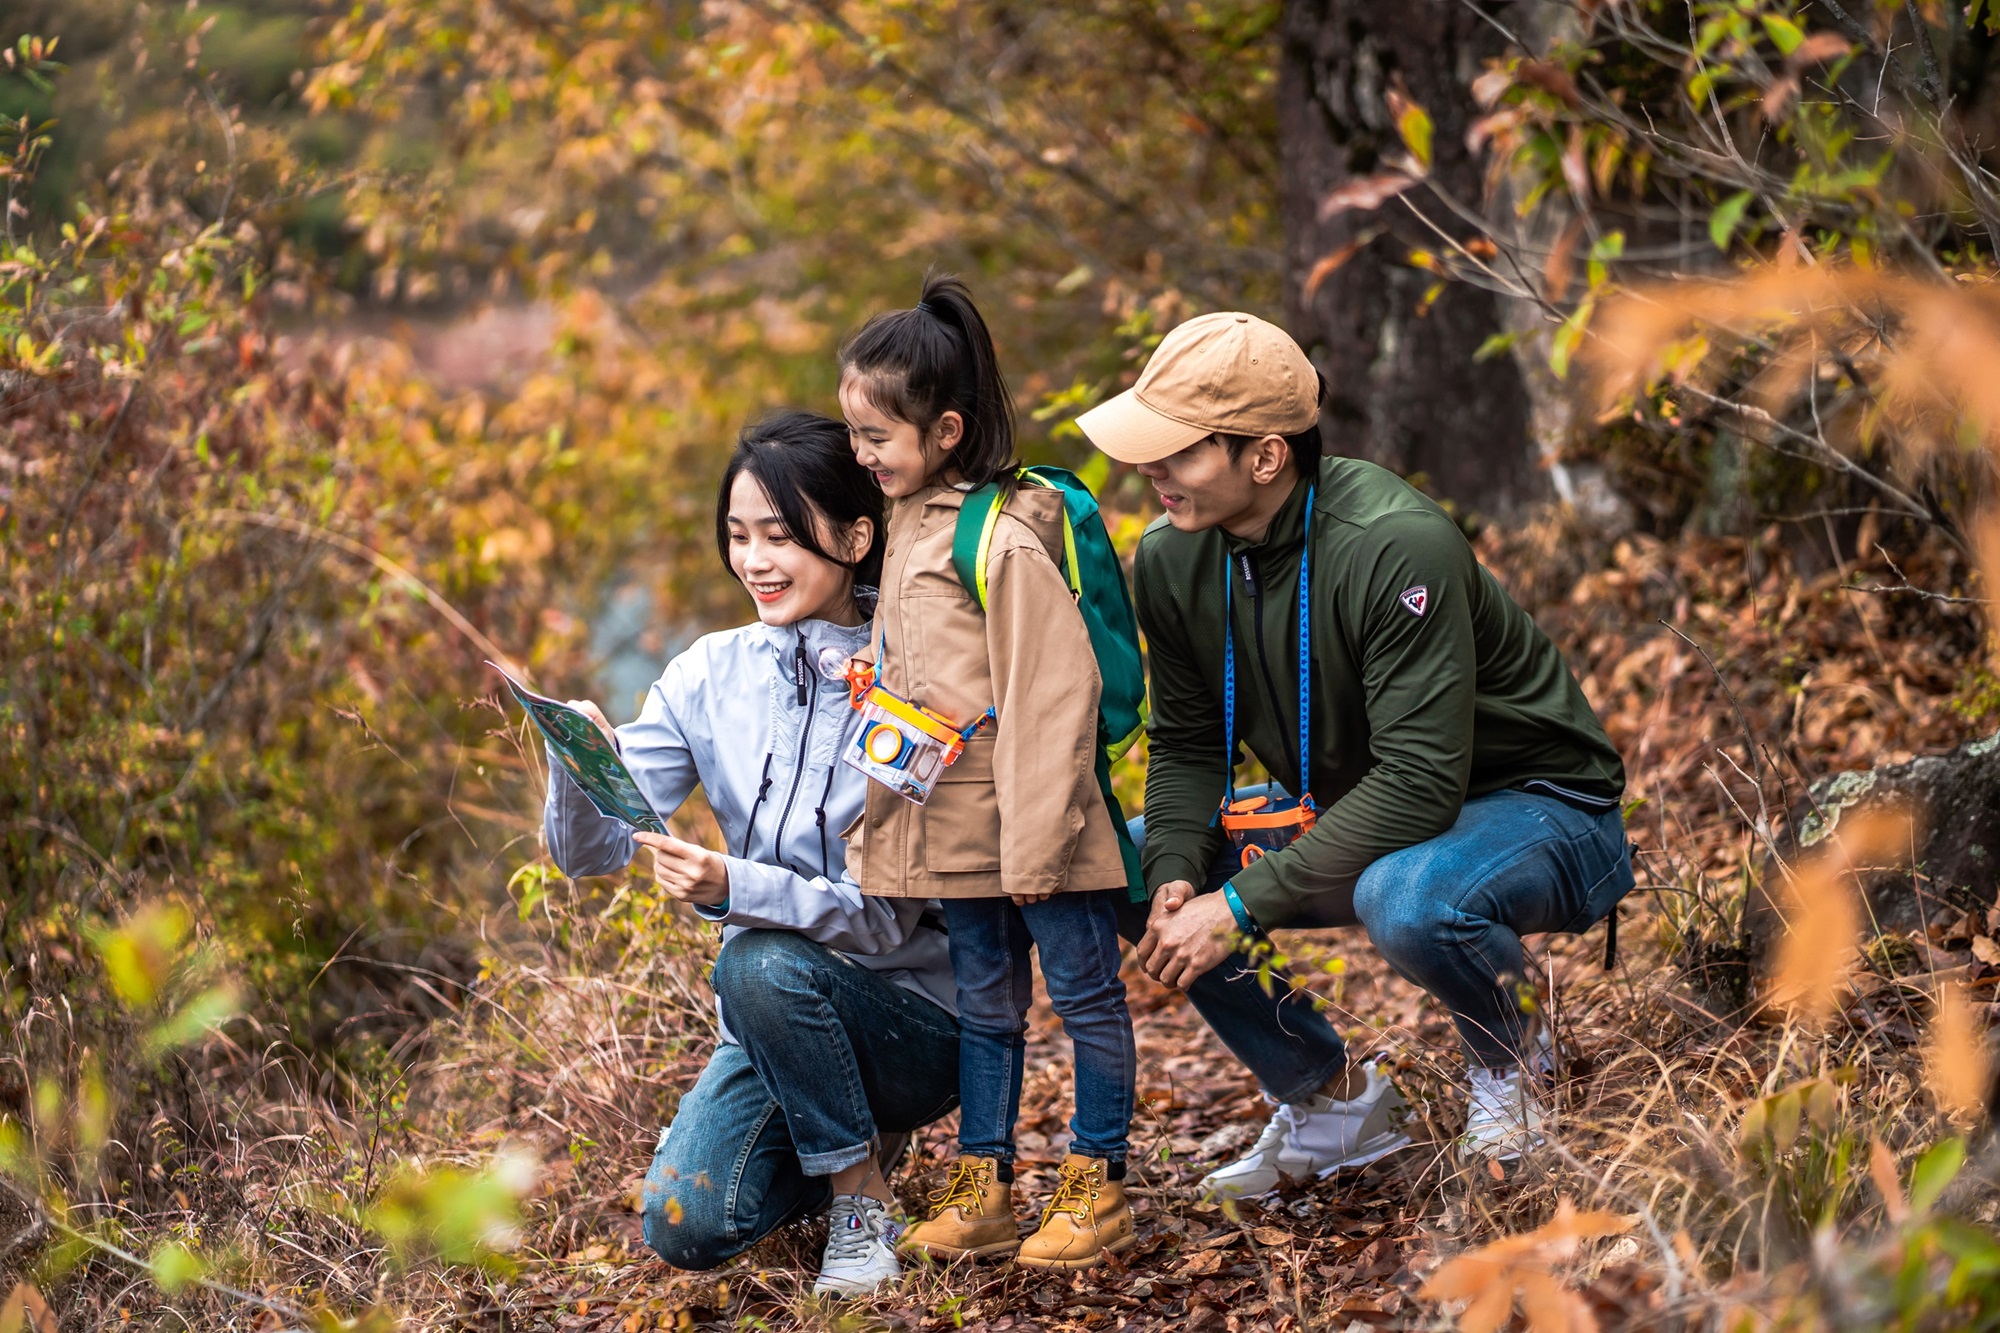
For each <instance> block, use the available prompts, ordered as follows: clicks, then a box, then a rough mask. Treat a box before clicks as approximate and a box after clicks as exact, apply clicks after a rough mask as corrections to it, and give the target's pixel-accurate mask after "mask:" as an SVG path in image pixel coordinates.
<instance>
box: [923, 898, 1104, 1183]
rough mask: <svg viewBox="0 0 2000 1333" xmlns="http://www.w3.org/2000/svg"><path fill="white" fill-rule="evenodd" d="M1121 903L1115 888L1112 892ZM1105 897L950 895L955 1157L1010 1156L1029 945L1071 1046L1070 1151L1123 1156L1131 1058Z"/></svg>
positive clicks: (1027, 991) (946, 908)
mask: <svg viewBox="0 0 2000 1333" xmlns="http://www.w3.org/2000/svg"><path fill="white" fill-rule="evenodd" d="M1115 892H1116V896H1119V897H1122V896H1123V893H1122V891H1115ZM1113 897H1114V891H1099V892H1083V893H1058V894H1057V895H1056V896H1055V897H1053V898H1051V899H1049V900H1048V901H1047V902H1041V903H1030V904H1025V905H1023V904H1017V903H1015V902H1014V900H1013V899H1011V898H948V899H946V900H945V901H944V904H943V906H944V919H945V925H946V926H947V927H949V929H950V936H949V938H950V941H951V966H952V971H953V972H954V973H955V974H956V975H957V979H958V1034H959V1035H958V1100H959V1122H958V1150H959V1151H960V1152H961V1153H964V1154H966V1155H968V1156H978V1157H993V1158H998V1159H999V1160H1001V1161H1005V1162H1011V1161H1013V1160H1014V1118H1015V1116H1016V1115H1017V1114H1018V1113H1019V1111H1020V1107H1021V1063H1022V1059H1023V1056H1024V1052H1025V1047H1026V1042H1025V1037H1024V1034H1025V1033H1026V1032H1027V1028H1028V1004H1029V1001H1030V999H1031V997H1032V993H1033V992H1032V986H1031V978H1030V973H1029V970H1028V968H1029V963H1028V950H1029V948H1030V947H1033V948H1034V949H1035V950H1036V951H1037V952H1038V953H1039V954H1040V955H1041V962H1042V983H1043V985H1044V986H1045V987H1047V989H1048V993H1049V1004H1050V1005H1051V1006H1052V1007H1053V1008H1054V1009H1055V1011H1056V1014H1057V1016H1058V1017H1060V1018H1061V1019H1062V1024H1063V1031H1065V1032H1067V1033H1068V1034H1069V1039H1070V1044H1071V1046H1073V1047H1074V1048H1075V1051H1076V1115H1075V1116H1074V1117H1073V1118H1072V1119H1071V1120H1070V1122H1069V1127H1070V1145H1069V1150H1070V1151H1071V1152H1074V1153H1081V1154H1083V1155H1084V1156H1087V1157H1102V1158H1105V1159H1108V1160H1110V1161H1113V1162H1122V1161H1124V1160H1125V1152H1126V1146H1127V1144H1126V1139H1127V1135H1128V1134H1129V1132H1130V1130H1131V1125H1132V1097H1133V1085H1134V1083H1135V1082H1136V1081H1137V1078H1138V1054H1137V1052H1136V1050H1135V1048H1134V1046H1133V1042H1132V1016H1131V1015H1130V1014H1129V1013H1128V1012H1126V1008H1125V983H1124V982H1123V981H1121V980H1120V979H1119V976H1118V913H1117V908H1116V906H1115V904H1114V902H1113Z"/></svg>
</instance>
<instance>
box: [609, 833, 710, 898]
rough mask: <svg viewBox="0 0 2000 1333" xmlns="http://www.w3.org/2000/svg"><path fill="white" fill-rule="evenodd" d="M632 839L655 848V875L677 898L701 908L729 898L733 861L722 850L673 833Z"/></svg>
mask: <svg viewBox="0 0 2000 1333" xmlns="http://www.w3.org/2000/svg"><path fill="white" fill-rule="evenodd" d="M632 840H633V841H634V842H636V843H638V844H640V845H641V846H643V847H650V848H652V849H653V878H654V879H656V880H658V881H659V882H660V887H661V888H663V889H665V890H666V891H667V892H668V893H669V894H670V895H672V896H673V897H675V898H678V899H680V900H681V901H682V902H684V903H694V904H696V905H697V906H700V907H716V906H720V905H721V904H723V903H726V902H728V901H729V860H728V858H727V857H725V856H723V855H722V854H721V853H720V852H711V851H710V850H708V848H706V847H701V846H697V845H696V844H694V843H691V842H682V841H681V840H680V839H679V838H676V837H675V836H673V835H672V834H671V833H668V834H664V835H663V834H659V833H634V834H633V835H632Z"/></svg>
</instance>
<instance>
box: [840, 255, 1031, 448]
mask: <svg viewBox="0 0 2000 1333" xmlns="http://www.w3.org/2000/svg"><path fill="white" fill-rule="evenodd" d="M840 375H841V378H842V379H846V378H848V377H849V376H852V377H853V379H854V382H855V383H856V384H857V385H858V386H859V387H860V389H861V392H862V393H863V394H864V395H866V396H867V399H868V401H869V402H871V403H873V404H874V405H875V406H876V407H878V408H880V409H881V410H882V411H884V412H887V413H888V414H889V415H890V416H892V417H895V418H896V419H897V420H899V421H907V422H909V423H910V424H911V425H913V426H915V427H916V428H917V429H918V430H919V431H922V432H923V433H924V435H925V436H926V437H928V436H929V434H930V431H931V428H932V427H934V426H936V425H937V423H938V418H940V417H942V416H943V415H944V414H945V413H947V412H956V413H958V414H959V416H960V417H961V418H962V419H963V420H964V422H965V434H964V436H963V437H962V438H960V440H959V442H958V444H957V445H955V446H954V447H953V448H952V451H951V453H950V455H949V457H948V459H947V465H948V466H949V467H950V469H951V470H952V471H953V472H956V473H957V474H958V476H959V478H960V479H961V480H963V481H965V482H967V483H969V484H971V485H973V486H984V485H985V484H986V483H987V482H989V481H992V480H993V479H994V478H996V477H998V476H1000V475H1001V474H1002V473H1004V472H1007V471H1008V470H1010V469H1011V468H1012V467H1013V466H1014V400H1013V398H1012V396H1010V395H1009V394H1008V392H1007V381H1006V380H1005V379H1003V378H1002V377H1001V375H1000V362H999V359H998V358H997V357H995V356H994V354H993V335H992V334H990V333H988V332H987V330H986V321H985V320H984V319H981V318H980V316H979V308H978V307H977V306H975V305H973V304H972V293H971V291H969V290H968V289H967V288H966V285H965V284H964V283H963V282H960V281H959V280H958V279H957V278H955V277H952V276H951V275H949V274H938V273H932V274H928V275H926V276H925V278H924V290H923V296H922V298H921V299H920V300H919V301H918V302H917V304H916V305H915V306H914V307H912V308H911V309H908V310H892V311H890V312H889V313H887V314H884V315H877V316H875V318H873V319H871V320H869V321H868V322H867V323H866V324H863V325H862V326H861V330H860V332H858V333H856V334H855V335H854V336H853V337H852V338H849V339H848V340H847V342H846V344H845V345H844V346H842V347H841V349H840Z"/></svg>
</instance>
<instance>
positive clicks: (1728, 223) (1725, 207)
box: [1708, 190, 1750, 253]
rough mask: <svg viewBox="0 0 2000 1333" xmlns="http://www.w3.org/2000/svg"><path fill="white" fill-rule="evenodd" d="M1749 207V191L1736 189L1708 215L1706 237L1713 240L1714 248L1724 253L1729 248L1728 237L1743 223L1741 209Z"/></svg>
mask: <svg viewBox="0 0 2000 1333" xmlns="http://www.w3.org/2000/svg"><path fill="white" fill-rule="evenodd" d="M1749 207H1750V191H1748V190H1738V191H1737V192H1736V193H1735V194H1732V195H1730V196H1729V197H1728V198H1727V199H1725V200H1723V201H1722V203H1721V204H1719V205H1718V206H1717V207H1716V210H1715V211H1714V212H1713V213H1711V214H1709V215H1708V239H1709V240H1711V241H1714V242H1715V248H1716V249H1718V250H1721V251H1723V252H1725V253H1727V251H1728V250H1729V241H1730V238H1731V237H1733V236H1734V235H1735V234H1736V229H1737V227H1739V226H1741V225H1742V223H1743V211H1744V210H1745V209H1747V208H1749Z"/></svg>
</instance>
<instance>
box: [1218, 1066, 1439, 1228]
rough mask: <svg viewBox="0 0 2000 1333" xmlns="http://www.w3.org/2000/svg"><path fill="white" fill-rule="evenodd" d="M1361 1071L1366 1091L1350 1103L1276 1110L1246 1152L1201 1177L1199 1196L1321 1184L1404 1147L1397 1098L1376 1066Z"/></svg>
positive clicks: (1318, 1101)
mask: <svg viewBox="0 0 2000 1333" xmlns="http://www.w3.org/2000/svg"><path fill="white" fill-rule="evenodd" d="M1366 1068H1367V1074H1368V1086H1367V1088H1366V1089H1365V1090H1364V1091H1363V1092H1362V1094H1361V1095H1360V1096H1359V1097H1356V1098H1355V1099H1354V1100H1353V1101H1348V1102H1340V1101H1335V1100H1334V1099H1333V1098H1331V1097H1313V1098H1311V1099H1310V1100H1308V1101H1305V1102H1300V1103H1296V1104H1294V1103H1289V1102H1287V1103H1283V1104H1281V1105H1279V1106H1278V1111H1277V1114H1275V1115H1273V1116H1272V1117H1271V1123H1270V1124H1268V1125H1266V1126H1264V1132H1263V1134H1262V1135H1261V1136H1259V1138H1258V1139H1257V1142H1256V1144H1255V1145H1254V1146H1253V1147H1252V1148H1251V1149H1250V1151H1249V1152H1248V1153H1246V1154H1245V1155H1244V1156H1242V1157H1240V1158H1238V1159H1237V1160H1236V1161H1234V1162H1231V1163H1230V1164H1229V1165H1227V1166H1224V1167H1218V1168H1217V1169H1216V1170H1214V1171H1211V1172H1210V1173H1209V1174H1208V1175H1206V1176H1203V1177H1202V1180H1201V1184H1200V1185H1199V1186H1198V1187H1197V1188H1198V1189H1199V1191H1200V1192H1201V1193H1202V1194H1203V1195H1204V1196H1206V1197H1208V1198H1211V1199H1242V1198H1248V1197H1251V1196H1253V1195H1258V1194H1268V1193H1270V1192H1271V1191H1272V1190H1274V1189H1276V1188H1278V1184H1279V1181H1280V1179H1281V1178H1284V1177H1289V1178H1291V1179H1293V1180H1306V1179H1309V1178H1312V1177H1319V1178H1321V1179H1324V1178H1326V1177H1327V1176H1330V1175H1333V1174H1334V1173H1335V1172H1337V1171H1345V1170H1352V1169H1356V1168H1359V1167H1364V1166H1367V1165H1368V1164H1369V1163H1370V1162H1374V1161H1378V1160H1380V1159H1381V1158H1384V1157H1387V1156H1388V1155H1389V1154H1390V1153H1392V1152H1395V1151H1397V1150H1398V1149H1400V1148H1407V1147H1409V1146H1410V1136H1409V1135H1408V1134H1405V1133H1403V1126H1402V1116H1403V1113H1404V1112H1405V1111H1406V1110H1407V1109H1408V1108H1407V1105H1406V1104H1405V1102H1404V1101H1403V1097H1402V1094H1401V1093H1399V1092H1397V1091H1396V1085H1395V1084H1393V1083H1391V1082H1390V1081H1389V1080H1388V1079H1387V1078H1386V1077H1385V1076H1384V1075H1383V1073H1382V1071H1381V1069H1380V1068H1379V1067H1378V1066H1375V1065H1369V1066H1367V1067H1366ZM1265 1100H1267V1101H1268V1100H1269V1098H1268V1097H1267V1098H1266V1099H1265Z"/></svg>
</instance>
